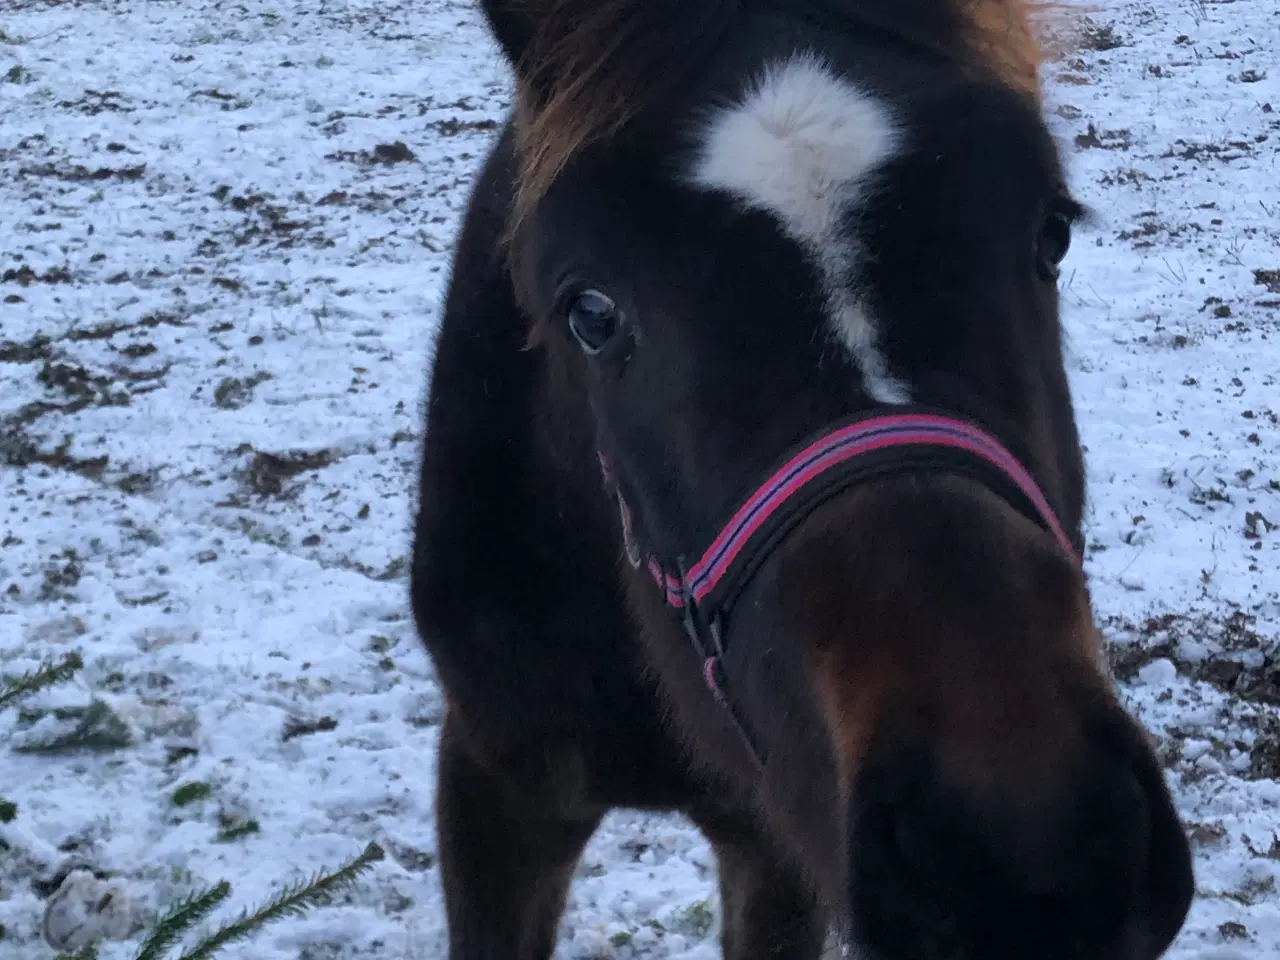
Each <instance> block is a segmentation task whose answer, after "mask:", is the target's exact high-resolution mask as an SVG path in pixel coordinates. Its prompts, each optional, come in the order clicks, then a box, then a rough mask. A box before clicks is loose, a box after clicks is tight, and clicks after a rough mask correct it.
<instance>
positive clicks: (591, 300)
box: [566, 290, 618, 356]
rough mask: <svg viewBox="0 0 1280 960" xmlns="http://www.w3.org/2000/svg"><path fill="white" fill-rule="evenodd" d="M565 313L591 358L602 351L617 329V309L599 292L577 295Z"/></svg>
mask: <svg viewBox="0 0 1280 960" xmlns="http://www.w3.org/2000/svg"><path fill="white" fill-rule="evenodd" d="M566 312H567V314H568V320H569V330H570V332H571V333H572V334H573V336H574V338H575V339H576V340H577V341H578V344H579V345H580V346H581V347H582V350H583V352H584V353H586V354H588V355H589V356H594V355H595V354H597V353H599V352H600V351H601V350H603V349H604V348H605V346H606V345H607V344H608V343H609V341H610V340H611V339H613V335H614V334H615V333H616V332H617V330H618V307H617V305H616V304H614V302H613V301H612V300H610V299H609V298H608V297H606V296H605V295H604V294H603V293H601V292H600V291H599V290H582V291H580V292H579V293H576V294H574V296H573V299H571V300H570V301H569V303H568V305H567V307H566Z"/></svg>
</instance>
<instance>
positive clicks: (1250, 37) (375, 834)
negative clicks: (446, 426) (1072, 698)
mask: <svg viewBox="0 0 1280 960" xmlns="http://www.w3.org/2000/svg"><path fill="white" fill-rule="evenodd" d="M1087 25H1088V29H1087V30H1086V31H1085V33H1084V35H1083V36H1082V37H1080V38H1078V42H1077V43H1076V46H1075V47H1074V48H1073V49H1072V50H1071V51H1070V52H1069V53H1067V54H1066V56H1065V57H1064V58H1063V59H1061V60H1059V61H1058V62H1055V63H1052V64H1050V65H1049V66H1048V67H1047V68H1046V79H1047V81H1048V83H1049V99H1050V102H1051V108H1052V111H1053V123H1054V127H1055V131H1056V132H1057V133H1058V134H1059V135H1060V136H1061V137H1062V140H1063V144H1064V150H1065V154H1066V158H1067V161H1068V164H1069V168H1070V172H1071V176H1072V179H1073V183H1074V185H1075V187H1076V189H1077V190H1078V192H1079V193H1080V195H1081V196H1082V198H1083V199H1084V200H1085V201H1086V202H1088V203H1089V204H1090V205H1092V206H1093V208H1094V209H1095V211H1096V214H1097V220H1096V223H1095V224H1094V225H1093V226H1092V227H1091V228H1089V229H1086V230H1082V231H1081V232H1080V233H1079V234H1078V236H1077V242H1076V247H1075V249H1074V250H1073V251H1072V253H1071V255H1070V258H1069V260H1068V268H1067V271H1066V273H1065V275H1064V281H1063V287H1064V291H1065V300H1066V310H1067V312H1066V323H1067V328H1068V337H1069V348H1070V363H1071V369H1072V377H1073V382H1074V388H1075V391H1076V398H1077V402H1078V405H1079V415H1080V422H1081V426H1082V430H1083V434H1084V438H1085V441H1086V443H1087V445H1088V462H1089V472H1090V483H1091V496H1092V509H1091V512H1090V516H1089V542H1090V556H1089V570H1090V573H1091V576H1092V579H1093V583H1094V589H1095V591H1096V594H1095V595H1096V601H1097V608H1098V611H1099V614H1100V616H1101V617H1102V618H1103V619H1104V622H1105V623H1106V625H1107V629H1108V632H1109V635H1110V636H1111V637H1112V639H1113V640H1114V641H1115V657H1116V664H1117V671H1118V674H1119V675H1120V676H1121V678H1122V679H1123V681H1124V685H1125V690H1126V692H1127V695H1128V697H1129V699H1130V702H1131V704H1132V707H1133V709H1134V710H1136V711H1138V712H1139V714H1140V715H1141V716H1142V717H1143V719H1144V720H1145V721H1146V722H1147V723H1148V725H1149V726H1150V727H1151V729H1152V731H1153V732H1154V733H1155V734H1156V735H1157V736H1158V737H1159V738H1160V740H1161V743H1162V748H1161V749H1162V751H1163V755H1164V756H1165V758H1166V761H1167V766H1168V773H1169V776H1170V778H1171V782H1172V783H1173V784H1174V786H1175V788H1176V790H1177V796H1178V799H1179V802H1180V804H1181V807H1182V812H1183V814H1184V816H1185V818H1186V820H1187V822H1188V824H1189V826H1190V827H1191V829H1192V833H1193V837H1194V839H1195V844H1196V850H1197V870H1198V883H1199V894H1200V895H1199V898H1198V900H1197V902H1196V905H1195V907H1194V909H1193V912H1192V915H1191V918H1190V920H1189V923H1188V925H1187V928H1186V931H1185V933H1184V935H1183V936H1182V937H1181V939H1180V940H1179V941H1178V943H1177V944H1176V946H1175V948H1174V950H1173V951H1172V952H1171V956H1173V957H1178V958H1182V957H1198V958H1199V957H1203V958H1208V957H1215V958H1246V957H1248V958H1252V957H1274V956H1276V955H1278V954H1280V892H1277V888H1276V881H1277V877H1278V876H1280V781H1278V780H1277V779H1276V778H1278V777H1280V709H1277V708H1278V706H1280V626H1278V623H1280V526H1277V525H1280V387H1278V385H1277V378H1280V164H1278V163H1277V157H1280V61H1277V60H1276V53H1275V51H1276V50H1280V9H1278V8H1277V7H1276V5H1275V4H1274V3H1273V2H1272V0H1222V2H1214V0H1168V2H1163V3H1160V4H1149V3H1147V2H1145V0H1140V2H1121V0H1102V2H1100V3H1094V4H1093V12H1092V13H1091V14H1090V19H1089V21H1088V22H1087ZM508 91H509V86H508V78H507V75H506V73H505V70H504V69H503V67H502V65H501V63H500V62H499V60H498V59H497V57H496V54H495V52H494V50H493V49H492V47H491V45H490V43H489V41H488V39H487V37H486V36H485V34H484V33H483V31H482V30H481V28H480V25H479V22H478V19H477V16H476V14H475V13H474V12H473V10H472V8H471V5H470V4H469V3H461V2H451V0H420V2H416V3H395V2H390V0H308V2H304V0H241V2H235V3H232V2H215V0H99V2H87V0H85V2H52V0H0V278H2V279H0V544H2V546H0V672H5V673H17V672H21V671H23V670H25V669H28V668H30V667H31V666H33V665H34V664H35V663H36V662H37V661H38V660H39V659H41V658H44V657H49V656H56V655H59V654H60V653H63V652H66V651H68V650H72V649H78V650H80V651H82V652H83V655H84V658H85V661H86V668H85V670H84V671H83V673H82V675H81V677H80V679H79V680H77V681H76V682H75V683H72V684H70V685H67V686H66V687H63V688H60V689H58V690H57V691H52V692H49V693H48V694H47V695H44V696H42V697H39V698H36V699H35V700H33V701H32V702H30V703H28V704H25V706H28V707H42V706H43V707H49V706H59V705H61V706H77V705H79V706H83V705H85V704H86V703H88V702H89V700H90V697H91V696H96V697H98V698H100V699H101V700H103V701H105V702H106V703H107V704H108V705H109V706H110V707H111V708H112V710H113V711H114V712H115V714H116V715H117V716H118V717H119V718H120V719H121V720H122V721H123V722H124V723H125V724H126V725H127V728H128V733H129V738H130V742H129V745H127V746H118V747H116V748H115V749H107V750H103V751H100V752H84V751H81V752H73V753H68V754H62V755H55V756H48V755H34V756H33V755H28V754H20V753H15V752H12V751H9V750H5V751H3V752H0V794H4V795H7V796H9V797H10V798H11V799H13V800H16V801H17V803H18V804H19V808H20V810H19V815H18V817H17V819H16V820H14V821H13V822H12V823H10V824H8V825H4V826H0V924H3V927H4V931H5V932H4V939H3V940H0V953H2V954H3V956H4V957H5V958H12V960H37V958H46V957H49V956H51V955H52V953H53V951H52V950H51V949H50V948H49V947H48V946H46V945H45V944H44V943H43V941H42V940H41V933H40V922H41V916H42V913H43V910H44V903H43V902H42V899H43V898H45V897H47V896H48V894H49V893H50V890H51V883H52V882H54V881H57V880H58V879H60V877H61V875H62V874H63V873H65V871H66V868H67V867H68V866H70V865H74V864H85V865H88V866H90V867H92V868H94V869H96V870H99V871H104V872H111V873H114V874H115V875H117V876H119V877H120V878H122V879H123V880H124V882H125V886H126V888H127V889H128V890H129V891H130V894H131V895H132V896H133V897H135V898H136V900H137V904H138V906H139V909H140V910H142V911H143V912H144V913H145V910H148V909H152V910H154V909H163V908H164V907H165V906H166V905H167V904H168V903H170V902H171V901H172V900H173V899H174V898H176V897H179V896H181V895H182V894H183V893H185V892H187V891H189V890H190V889H191V888H192V887H193V886H196V885H199V884H202V883H211V882H214V881H216V880H219V879H223V878H225V879H228V880H230V881H231V882H232V885H233V889H234V893H233V896H232V901H231V904H230V905H228V906H227V907H226V908H225V911H224V913H223V914H220V915H218V916H216V917H215V918H214V919H215V920H216V919H219V918H221V917H224V916H226V915H228V914H230V913H233V912H234V911H235V910H237V909H239V908H240V907H242V906H247V905H249V904H252V903H256V902H258V901H260V900H262V899H265V898H266V897H267V896H269V895H270V893H271V891H272V890H273V889H275V888H278V887H279V885H281V884H283V883H286V882H288V881H290V880H293V879H296V877H297V876H298V875H299V874H303V873H311V872H313V871H316V870H319V869H321V868H325V867H333V866H335V865H337V863H338V862H340V861H342V860H345V859H347V858H349V857H351V856H353V855H355V854H356V853H358V852H359V851H360V850H361V849H362V848H363V847H364V846H365V844H366V843H367V842H368V841H370V840H377V841H378V842H379V843H381V844H382V845H383V846H384V847H385V848H386V849H387V851H388V858H387V859H386V860H385V861H383V862H382V863H381V864H379V865H378V866H377V867H376V868H375V869H374V870H373V871H372V872H371V873H370V874H369V875H367V877H366V879H365V881H364V882H363V884H362V885H361V886H360V887H359V888H358V889H357V890H356V891H355V892H353V893H351V894H350V895H348V896H347V897H345V898H344V900H343V901H342V903H341V904H340V905H338V906H336V907H333V908H329V909H324V910H320V911H317V912H315V913H312V914H309V915H307V916H306V917H303V918H301V919H297V920H289V921H286V922H284V923H281V924H279V925H276V926H273V927H271V928H269V929H268V930H266V931H265V932H263V933H262V934H261V935H259V936H258V937H257V938H256V939H254V940H252V941H249V942H248V943H246V944H243V945H239V946H237V947H233V948H231V949H229V950H228V951H227V953H226V956H227V957H228V958H248V957H253V958H255V960H277V958H279V960H283V958H290V960H294V958H309V960H319V958H324V960H329V958H332V960H339V958H343V960H345V958H350V957H359V956H377V957H422V958H435V957H440V956H442V955H443V915H442V910H441V898H440V887H439V880H438V871H437V870H436V869H435V868H434V851H435V840H434V836H433V825H432V816H431V809H432V803H433V792H434V778H433V775H434V746H435V740H436V736H437V731H438V721H439V718H440V711H441V701H440V697H439V694H438V691H437V690H436V688H435V686H434V685H433V680H432V671H431V668H430V665H429V663H428V661H427V658H426V656H425V655H424V653H423V652H422V651H421V649H420V648H419V646H418V645H417V643H416V641H415V638H414V635H413V629H412V624H411V621H410V619H409V617H408V611H407V606H406V595H405V594H406V591H405V567H406V562H405V558H406V553H407V545H408V522H409V518H410V508H411V497H412V480H413V471H414V466H415V458H416V455H417V446H416V444H417V441H418V439H419V432H420V420H419V410H420V404H421V401H422V399H423V396H424V390H425V387H426V383H425V378H424V371H425V369H426V363H427V358H428V353H429V349H430V344H431V337H432V333H433V329H434V327H435V324H436V321H437V317H438V310H439V303H440V297H441V292H442V289H441V288H442V281H443V279H444V275H445V271H446V268H447V260H448V252H449V248H450V244H451V242H452V238H453V235H454V231H455V229H456V227H457V223H458V214H459V212H460V210H461V208H462V205H463V203H464V199H465V190H466V188H467V185H468V184H469V182H470V180H471V178H472V176H473V175H474V172H475V170H476V167H477V164H478V162H479V160H480V158H481V157H482V155H483V152H484V150H485V149H486V146H487V144H488V142H489V140H490V138H491V137H492V135H493V129H494V127H495V125H496V123H497V121H498V120H499V119H500V117H501V116H502V113H503V110H504V108H505V105H506V103H507V98H508ZM29 719H30V718H29V717H28V718H27V720H28V721H29ZM20 720H21V718H20V717H19V713H18V711H17V710H15V709H10V710H6V711H3V712H0V742H4V741H8V742H9V743H13V742H19V743H21V742H25V741H29V740H30V739H32V738H39V737H42V736H47V735H49V734H50V733H51V732H53V733H56V732H58V729H59V728H58V724H59V722H60V721H58V720H57V719H56V718H54V717H46V718H45V719H42V720H39V721H38V722H37V723H36V724H35V725H34V726H29V725H28V726H23V723H24V722H26V721H21V722H20ZM190 784H203V785H206V786H207V788H208V792H207V796H205V797H203V798H198V799H196V800H194V801H193V802H190V803H186V804H176V803H174V800H173V795H174V792H175V791H177V790H179V788H183V787H187V785H190ZM194 792H195V793H196V794H199V793H202V792H203V790H201V789H200V788H195V791H194ZM184 793H185V794H188V795H189V794H191V793H192V789H191V788H190V787H187V789H186V790H185V791H184ZM180 799H182V797H181V796H180ZM250 820H252V821H256V825H257V827H258V829H257V831H256V832H253V831H252V829H251V828H249V827H245V824H247V823H248V822H249V821H250ZM228 834H230V835H228ZM717 909H718V908H717V904H716V899H715V896H714V864H713V860H712V858H711V854H710V851H709V848H708V847H707V845H706V844H705V843H704V842H703V841H702V839H701V838H700V837H699V836H698V835H697V834H696V833H695V832H693V831H692V830H691V829H690V828H689V826H688V824H687V823H686V822H685V821H684V820H682V819H680V818H678V817H655V816H640V815H636V814H631V813H623V812H620V813H618V814H615V815H614V816H612V817H611V818H610V819H609V820H608V821H607V823H606V826H605V827H604V828H603V829H602V830H601V831H600V832H599V834H598V835H597V836H596V837H595V839H594V840H593V841H592V843H591V845H590V847H589V849H588V851H587V853H586V856H585V857H584V859H583V861H582V864H581V868H580V870H579V873H578V878H577V880H576V882H575V884H574V886H573V890H572V894H571V902H570V905H569V909H568V913H567V915H566V917H565V922H564V927H563V939H562V943H561V951H560V956H562V957H564V958H618V960H627V958H630V957H636V958H639V957H650V958H671V960H695V958H697V960H710V958H713V957H716V956H718V952H717V950H716V949H715V923H716V916H717ZM132 949H133V946H132V945H131V944H129V943H127V942H126V943H118V944H111V945H108V947H107V948H106V949H105V950H104V953H103V956H104V958H123V957H125V956H132V952H131V951H132Z"/></svg>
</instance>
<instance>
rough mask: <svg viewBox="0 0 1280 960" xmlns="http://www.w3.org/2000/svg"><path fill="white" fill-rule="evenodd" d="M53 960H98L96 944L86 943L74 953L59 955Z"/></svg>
mask: <svg viewBox="0 0 1280 960" xmlns="http://www.w3.org/2000/svg"><path fill="white" fill-rule="evenodd" d="M54 960H98V945H97V944H96V943H86V944H85V945H84V946H83V947H81V948H80V949H79V950H76V951H75V952H74V953H60V954H58V955H57V956H56V957H54Z"/></svg>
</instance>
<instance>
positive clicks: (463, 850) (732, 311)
mask: <svg viewBox="0 0 1280 960" xmlns="http://www.w3.org/2000/svg"><path fill="white" fill-rule="evenodd" d="M481 8H482V12H483V15H484V18H485V23H486V26H487V28H488V30H489V33H490V35H491V37H492V38H493V40H494V42H495V45H496V47H497V48H498V49H499V50H500V51H501V53H502V56H503V57H504V58H505V62H506V64H507V65H508V66H509V68H510V69H511V72H512V75H513V77H514V90H515V95H514V97H513V103H512V106H511V109H510V112H509V113H508V115H507V117H506V119H505V120H504V122H503V124H502V126H501V128H500V130H499V132H498V133H497V134H496V135H495V139H494V141H493V143H492V145H491V147H490V148H489V153H488V154H487V156H486V157H485V159H484V161H483V164H482V166H481V167H480V169H479V172H478V174H477V178H476V179H475V181H474V182H473V184H472V186H471V188H470V194H469V196H468V198H467V206H466V209H465V213H464V216H463V219H462V221H461V224H460V228H459V233H458V235H457V238H456V243H455V247H454V249H453V251H452V262H451V267H450V273H449V276H448V281H447V288H446V291H445V298H444V303H443V307H442V317H441V324H440V328H439V331H438V335H437V337H438V338H437V340H436V341H435V344H434V350H433V355H432V357H431V358H430V368H429V371H428V375H429V378H430V379H429V383H428V396H427V400H426V404H425V430H424V434H423V441H422V443H423V446H422V450H421V472H420V476H419V478H418V490H417V500H418V503H417V507H416V519H415V525H414V530H413V553H412V563H411V573H410V592H411V603H412V608H413V615H414V622H415V625H416V630H417V632H418V633H419V635H420V637H421V640H422V642H423V643H424V645H425V647H426V649H427V652H428V654H429V656H430V658H431V660H432V662H433V664H434V667H435V671H436V674H437V677H438V679H439V682H440V685H441V688H442V690H443V691H444V696H445V701H446V710H445V715H444V719H443V722H442V727H441V732H440V740H439V745H438V757H437V759H438V763H437V768H436V778H437V782H436V789H437V794H436V799H435V804H436V816H437V830H438V844H439V847H438V850H439V867H440V870H441V878H442V882H443V892H444V902H445V919H446V925H447V935H448V943H449V947H448V951H449V953H448V955H449V958H450V960H547V958H549V957H551V955H552V954H553V952H554V950H555V945H556V942H557V936H558V929H559V923H560V919H561V916H562V914H563V912H564V910H565V905H566V902H567V893H568V889H569V886H570V883H571V879H572V876H573V872H574V868H575V865H576V863H577V861H578V859H579V858H580V856H581V853H582V850H583V848H584V845H585V844H586V843H587V841H588V840H589V838H590V837H591V836H592V834H593V832H594V831H595V829H596V827H597V826H598V824H599V823H600V821H601V819H602V817H604V816H605V814H607V813H608V812H609V811H610V810H613V809H617V808H632V809H638V810H650V811H669V812H677V813H680V814H683V815H684V816H686V817H687V818H688V819H689V821H691V822H692V823H693V824H694V825H695V826H696V827H697V829H699V830H700V831H701V832H702V833H703V835H705V837H706V838H707V840H708V842H709V843H710V845H711V847H712V850H713V852H714V854H715V860H716V874H717V882H718V887H719V897H720V929H719V932H718V937H719V941H720V946H721V948H722V950H723V955H724V957H725V958H726V960H748V958H752V960H757V958H769V960H814V958H817V957H819V956H820V954H821V953H822V951H823V950H824V945H825V944H826V943H827V942H829V940H828V938H832V939H834V941H835V942H837V943H838V944H840V945H842V946H843V947H845V948H847V950H848V951H850V952H852V953H853V954H854V955H857V956H859V957H864V958H869V960H1025V958H1029V957H1035V958H1037V960H1153V958H1156V957H1158V956H1161V955H1162V954H1163V953H1164V952H1165V951H1166V950H1167V949H1168V947H1169V945H1170V944H1171V943H1172V942H1173V940H1174V939H1175V937H1176V936H1177V934H1178V933H1179V931H1180V930H1181V928H1182V925H1183V924H1184V923H1185V920H1186V916H1187V913H1188V910H1189V908H1190V902H1191V899H1192V896H1193V892H1194V876H1193V869H1192V862H1191V855H1190V850H1189V845H1188V842H1187V837H1186V834H1185V830H1184V827H1183V825H1182V824H1181V823H1180V821H1179V818H1178V814H1177V811H1176V809H1175V806H1174V803H1173V800H1172V797H1171V794H1170V792H1169V790H1168V787H1167V785H1166V783H1165V781H1164V778H1163V776H1162V772H1161V769H1160V766H1159V764H1158V762H1157V760H1156V757H1155V754H1154V751H1153V747H1152V743H1151V739H1150V738H1149V737H1148V735H1147V734H1146V733H1145V731H1144V730H1143V728H1142V726H1141V725H1140V724H1139V723H1138V721H1137V720H1136V719H1135V718H1134V717H1132V716H1131V715H1130V714H1129V713H1128V712H1127V711H1126V710H1125V709H1124V706H1123V704H1122V703H1121V701H1120V699H1119V696H1118V693H1117V690H1116V687H1115V685H1114V680H1113V678H1112V677H1111V674H1110V672H1109V669H1108V665H1107V660H1106V656H1105V647H1104V645H1103V640H1102V638H1101V634H1100V632H1099V630H1098V629H1097V627H1096V626H1095V623H1094V616H1093V612H1092V600H1091V597H1090V592H1089V585H1088V582H1087V579H1086V576H1085V572H1084V565H1083V560H1082V557H1083V553H1084V538H1083V535H1082V514H1083V510H1084V503H1085V497H1086V490H1085V480H1084V460H1083V453H1082V449H1081V445H1080V441H1079V437H1078V427H1077V422H1076V415H1075V411H1074V408H1073V401H1072V397H1071V392H1070V389H1069V384H1068V381H1067V375H1066V371H1065V366H1064V361H1063V356H1062V346H1061V340H1062V330H1061V325H1060V318H1059V306H1058V284H1057V279H1058V276H1059V272H1060V264H1061V263H1062V261H1063V258H1064V257H1065V256H1066V255H1067V252H1068V249H1069V246H1070V242H1071V239H1072V234H1073V229H1075V228H1076V227H1077V226H1078V224H1079V222H1080V221H1081V218H1082V217H1085V216H1087V213H1088V211H1087V210H1086V209H1085V207H1084V206H1083V205H1082V204H1081V203H1080V202H1079V201H1078V200H1076V199H1075V198H1074V196H1073V195H1072V193H1071V191H1070V189H1069V187H1068V185H1067V183H1066V175H1065V173H1064V170H1063V167H1062V161H1061V158H1060V156H1059V154H1058V152H1057V146H1056V144H1055V142H1054V141H1053V138H1052V137H1051V135H1050V133H1049V131H1048V129H1047V127H1046V125H1045V123H1044V119H1043V103H1042V93H1041V90H1040V87H1039V82H1038V70H1039V62H1038V57H1039V56H1040V54H1039V52H1038V49H1037V47H1036V43H1035V39H1034V25H1035V21H1034V19H1033V17H1034V16H1036V15H1037V13H1036V11H1035V10H1034V9H1033V7H1032V5H1031V4H1030V3H1029V2H1028V0H858V2H854V0H785V2H784V0H482V2H481Z"/></svg>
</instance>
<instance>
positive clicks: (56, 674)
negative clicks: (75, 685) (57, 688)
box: [0, 651, 84, 710]
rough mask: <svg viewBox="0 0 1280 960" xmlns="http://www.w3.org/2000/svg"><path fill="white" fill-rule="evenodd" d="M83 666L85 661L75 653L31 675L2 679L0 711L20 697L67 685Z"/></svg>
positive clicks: (47, 664) (34, 671)
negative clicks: (59, 684) (54, 686)
mask: <svg viewBox="0 0 1280 960" xmlns="http://www.w3.org/2000/svg"><path fill="white" fill-rule="evenodd" d="M83 666H84V661H83V660H82V659H80V654H79V653H76V652H74V651H73V652H71V653H68V654H67V655H66V656H65V657H63V658H62V659H61V660H60V661H59V662H58V663H46V664H43V665H42V666H40V667H39V668H37V669H36V670H33V671H32V672H31V673H24V674H23V675H22V676H20V677H13V678H9V679H0V710H2V709H4V708H5V707H7V706H8V705H9V704H11V703H14V702H16V701H17V700H18V699H19V698H20V697H25V696H28V695H30V694H33V693H35V692H36V691H37V690H43V689H44V688H45V687H51V686H53V685H55V684H58V683H65V682H66V681H68V680H70V679H71V678H72V677H73V676H74V675H75V672H76V671H77V670H79V669H80V668H81V667H83Z"/></svg>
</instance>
